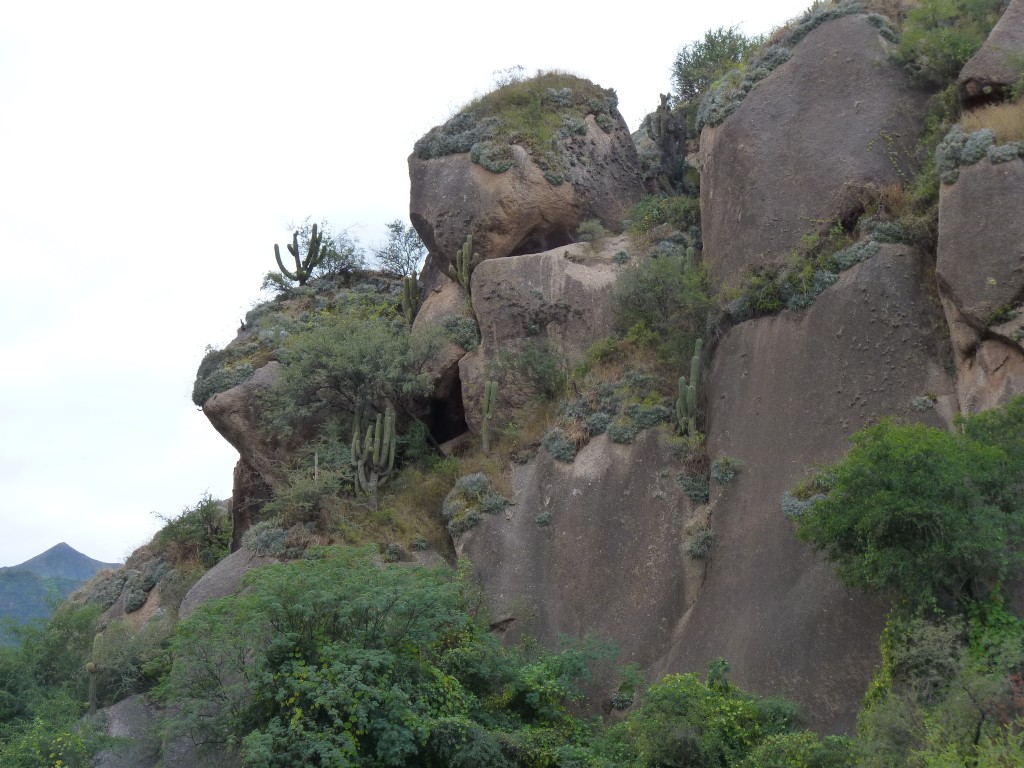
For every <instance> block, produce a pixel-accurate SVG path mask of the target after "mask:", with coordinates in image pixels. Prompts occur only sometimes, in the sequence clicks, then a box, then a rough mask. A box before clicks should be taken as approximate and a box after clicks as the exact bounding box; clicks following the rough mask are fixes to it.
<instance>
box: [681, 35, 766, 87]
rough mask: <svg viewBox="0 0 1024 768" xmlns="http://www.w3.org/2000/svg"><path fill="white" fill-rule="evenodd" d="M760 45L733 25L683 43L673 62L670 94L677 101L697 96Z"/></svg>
mask: <svg viewBox="0 0 1024 768" xmlns="http://www.w3.org/2000/svg"><path fill="white" fill-rule="evenodd" d="M759 44H760V41H759V40H757V39H756V38H748V37H746V36H745V35H744V34H743V33H742V32H740V31H739V30H738V29H737V28H736V27H729V28H728V29H726V28H725V27H719V28H718V29H710V30H708V31H707V32H705V33H704V38H703V39H701V40H697V41H696V42H694V43H690V44H689V45H685V46H683V47H682V48H681V49H680V50H679V53H678V54H676V60H675V62H674V63H673V65H672V88H673V96H674V97H675V99H676V100H677V101H678V102H690V101H694V100H697V99H699V98H700V97H701V96H703V95H704V93H705V92H706V91H707V89H708V88H709V87H710V86H711V84H712V83H713V82H715V80H717V79H718V78H720V77H721V76H722V75H724V74H725V73H726V71H728V70H729V69H730V68H731V67H734V66H736V65H737V64H739V63H740V62H741V61H743V58H744V57H745V56H746V55H748V54H749V53H750V52H751V51H753V50H754V49H755V48H757V46H758V45H759Z"/></svg>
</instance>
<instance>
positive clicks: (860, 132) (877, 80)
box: [699, 15, 926, 282]
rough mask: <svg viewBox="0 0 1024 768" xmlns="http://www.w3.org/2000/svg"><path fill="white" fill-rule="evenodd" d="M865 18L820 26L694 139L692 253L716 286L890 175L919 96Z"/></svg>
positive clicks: (842, 211)
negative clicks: (697, 190) (696, 244)
mask: <svg viewBox="0 0 1024 768" xmlns="http://www.w3.org/2000/svg"><path fill="white" fill-rule="evenodd" d="M886 45H887V44H886V43H885V42H884V41H883V40H882V38H881V37H879V35H878V30H877V29H875V27H873V26H871V24H869V23H868V21H867V17H866V16H861V15H855V16H845V17H843V18H840V19H837V20H835V21H830V22H827V23H825V24H822V25H821V26H820V27H818V28H817V29H815V30H814V31H812V32H811V33H810V34H808V35H807V37H806V38H804V40H803V41H802V42H801V43H800V44H799V45H797V46H796V47H795V48H794V50H793V55H792V57H791V58H790V60H789V61H788V62H786V63H784V64H782V65H781V66H780V67H778V68H777V69H776V70H775V71H773V72H772V73H771V74H770V75H768V77H767V78H765V79H764V80H763V81H761V83H760V84H759V85H758V86H757V87H756V88H755V89H754V90H753V91H751V92H750V94H749V95H748V96H747V97H746V99H745V100H744V101H743V103H742V104H741V105H740V107H739V109H737V110H736V112H734V113H733V114H732V115H730V116H729V117H728V118H727V119H726V120H725V122H724V123H722V124H721V125H719V126H717V127H713V128H705V129H704V131H703V133H702V134H701V141H700V153H699V157H700V161H699V162H700V165H701V219H702V224H703V235H704V258H705V260H706V261H708V262H709V263H710V267H711V274H712V277H713V278H714V279H715V280H716V281H718V282H735V281H736V280H737V279H738V277H739V276H740V275H741V274H742V273H743V271H744V270H745V269H746V268H748V267H752V266H757V265H761V264H765V263H769V262H771V261H773V260H775V259H777V258H778V257H780V256H782V255H784V254H785V253H787V252H788V251H790V250H791V249H793V248H794V247H795V246H796V245H797V244H798V243H799V241H800V238H801V237H802V236H804V235H805V234H808V233H811V232H817V231H820V230H821V228H822V227H823V226H824V227H825V228H827V227H828V226H830V224H831V222H834V221H835V220H836V219H837V218H840V219H842V218H846V217H848V216H850V215H852V214H854V213H856V212H857V211H858V210H859V209H860V207H861V206H862V205H863V191H864V188H865V187H866V186H868V185H874V186H884V185H887V184H895V183H898V182H900V181H901V175H900V169H899V168H898V167H897V166H902V165H904V164H905V161H906V158H909V157H911V152H912V149H913V147H914V145H915V142H916V141H917V138H918V136H919V135H920V133H921V131H922V129H923V126H924V121H923V117H924V110H925V100H926V95H925V94H924V93H923V92H921V91H919V90H917V89H915V88H914V87H912V85H911V83H910V81H909V78H908V76H907V74H906V73H905V72H904V71H903V69H902V68H900V67H899V66H897V65H896V64H894V63H892V62H891V61H889V59H888V58H887V56H888V52H887V50H886Z"/></svg>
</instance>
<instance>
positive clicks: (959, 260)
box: [936, 159, 1024, 413]
mask: <svg viewBox="0 0 1024 768" xmlns="http://www.w3.org/2000/svg"><path fill="white" fill-rule="evenodd" d="M936 274H937V277H938V281H939V289H940V291H941V293H942V299H943V307H944V309H945V311H946V320H947V322H948V324H949V328H950V335H951V337H952V339H953V348H954V351H955V355H956V366H957V390H958V392H959V396H960V406H961V409H962V410H963V412H964V413H977V412H979V411H983V410H986V409H988V408H994V407H996V406H998V405H1001V404H1002V403H1005V402H1006V400H1007V399H1008V398H1009V397H1011V396H1012V395H1015V394H1020V393H1022V392H1024V341H1022V339H1024V331H1022V330H1021V328H1022V327H1024V160H1019V159H1018V160H1012V161H1010V162H1008V163H1000V164H997V165H992V164H991V163H989V162H988V161H987V160H982V161H981V162H978V163H975V164H974V165H969V166H965V167H962V168H961V169H960V175H959V178H958V180H957V181H956V183H954V184H943V185H942V190H941V193H940V199H939V248H938V259H937V261H936ZM1015 313H1016V314H1015Z"/></svg>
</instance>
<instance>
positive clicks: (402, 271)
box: [373, 219, 427, 277]
mask: <svg viewBox="0 0 1024 768" xmlns="http://www.w3.org/2000/svg"><path fill="white" fill-rule="evenodd" d="M385 226H386V227H387V230H388V240H387V242H386V243H385V244H384V245H383V246H382V247H380V248H374V249H373V255H374V258H376V259H377V263H378V264H379V265H380V267H381V269H383V270H384V271H385V272H387V273H389V274H391V275H393V276H394V277H404V276H405V275H413V276H415V275H417V274H419V271H420V265H421V263H422V262H423V259H424V257H425V256H426V255H427V247H426V246H425V245H424V244H423V241H422V240H420V236H419V234H418V233H417V232H416V230H415V229H413V228H412V227H411V226H406V225H405V223H404V222H403V221H402V220H401V219H395V220H394V221H391V222H388V223H387V224H386V225H385Z"/></svg>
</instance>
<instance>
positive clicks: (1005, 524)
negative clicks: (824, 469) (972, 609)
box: [797, 398, 1024, 606]
mask: <svg viewBox="0 0 1024 768" xmlns="http://www.w3.org/2000/svg"><path fill="white" fill-rule="evenodd" d="M1022 434H1024V398H1015V399H1014V400H1013V401H1011V402H1010V403H1009V404H1008V405H1007V406H1006V407H1004V408H1002V409H999V410H997V411H990V412H988V413H985V414H982V415H980V416H974V417H970V418H967V419H964V420H962V422H961V431H960V432H959V433H949V432H946V431H944V430H940V429H935V428H933V427H927V426H924V425H921V424H897V423H894V422H892V421H889V420H886V421H882V422H881V423H879V424H876V425H874V426H871V427H868V428H866V429H864V430H862V431H861V432H859V433H857V434H856V435H854V436H853V438H852V439H853V449H852V450H851V451H850V453H849V454H848V455H847V457H846V458H845V459H843V460H842V461H841V462H839V463H838V464H837V465H836V466H835V467H833V468H831V470H830V471H829V472H828V473H827V474H828V476H829V477H828V483H827V485H828V486H829V487H830V488H829V492H828V494H827V496H826V497H825V498H824V499H822V500H820V501H818V502H816V503H815V504H813V505H812V506H811V507H810V508H809V509H808V510H807V512H806V513H804V514H803V515H802V516H801V517H800V518H798V527H797V535H798V536H799V537H800V539H802V540H803V541H807V542H810V543H812V544H814V545H815V546H816V547H818V548H819V549H821V550H823V551H824V552H825V553H826V555H827V556H828V557H829V559H830V560H832V561H833V562H835V563H836V571H837V574H838V575H839V578H840V579H841V580H842V581H843V582H844V583H846V584H848V585H850V586H855V587H858V588H861V589H865V590H868V591H874V592H886V593H890V594H895V595H898V596H900V597H902V598H903V599H905V600H906V601H907V602H908V603H909V604H910V605H912V606H929V605H934V604H936V602H937V601H943V600H949V599H953V600H959V599H962V598H969V599H970V598H974V599H977V598H981V597H984V596H986V595H987V594H989V593H990V592H992V590H994V589H996V588H997V587H998V585H999V583H1001V582H1002V581H1003V580H1005V579H1006V578H1007V577H1008V576H1009V575H1010V574H1011V573H1012V572H1013V569H1014V567H1015V566H1017V565H1019V564H1020V563H1021V561H1022V553H1021V545H1022V544H1024V493H1022V489H1024V440H1021V435H1022Z"/></svg>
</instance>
